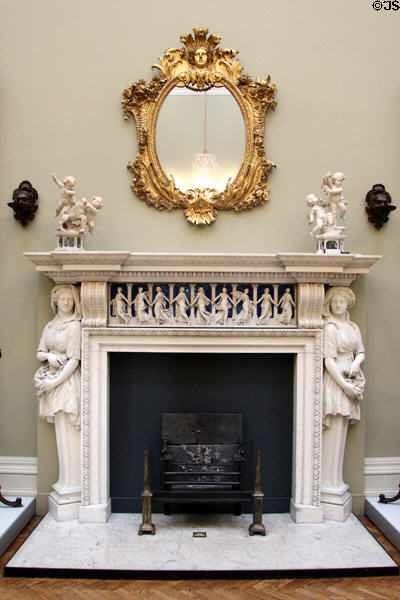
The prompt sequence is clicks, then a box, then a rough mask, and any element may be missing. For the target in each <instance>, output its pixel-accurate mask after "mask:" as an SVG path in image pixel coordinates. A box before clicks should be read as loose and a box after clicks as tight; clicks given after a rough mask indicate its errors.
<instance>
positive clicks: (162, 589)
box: [0, 517, 400, 600]
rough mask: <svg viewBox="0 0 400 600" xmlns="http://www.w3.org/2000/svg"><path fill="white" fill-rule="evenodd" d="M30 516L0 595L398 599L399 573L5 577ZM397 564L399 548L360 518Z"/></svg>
mask: <svg viewBox="0 0 400 600" xmlns="http://www.w3.org/2000/svg"><path fill="white" fill-rule="evenodd" d="M39 521H40V518H39V517H34V518H33V519H32V521H31V522H30V523H29V524H28V525H27V526H26V527H25V529H24V530H23V531H22V532H21V534H20V535H19V536H18V538H17V539H16V540H15V542H14V543H13V544H12V545H11V546H10V548H9V549H8V550H7V551H6V552H5V554H3V556H2V557H0V600H109V599H115V600H148V599H151V600H291V599H297V600H400V577H360V578H343V579H340V578H332V579H279V580H268V579H263V580H256V579H248V580H198V581H197V580H192V581H165V580H157V581H155V580H152V581H118V580H113V581H107V580H95V579H90V580H83V579H81V580H79V579H42V578H37V579H25V578H16V579H14V578H8V577H3V567H4V565H5V564H6V563H7V562H8V561H9V559H10V558H11V556H12V555H13V554H14V552H16V550H17V549H18V548H19V546H20V545H21V544H22V543H23V541H24V540H25V539H26V537H27V536H28V535H29V534H30V532H31V531H32V530H33V529H34V528H35V527H36V525H37V524H38V523H39ZM361 521H362V523H363V524H364V525H365V526H366V527H367V528H368V529H369V531H370V532H371V533H372V535H374V536H375V537H376V538H377V539H378V541H379V542H380V543H381V544H382V545H383V546H384V548H385V550H386V551H387V552H388V553H389V554H390V556H391V557H392V558H393V560H395V561H396V562H397V563H398V564H399V565H400V552H399V551H398V550H396V548H394V546H392V544H391V543H390V542H389V541H388V540H387V539H386V538H385V537H384V536H383V535H382V534H381V533H380V532H379V531H378V529H376V527H375V526H374V525H373V524H372V523H371V522H370V521H369V520H368V519H367V517H362V518H361Z"/></svg>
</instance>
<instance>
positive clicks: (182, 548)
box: [5, 514, 398, 576]
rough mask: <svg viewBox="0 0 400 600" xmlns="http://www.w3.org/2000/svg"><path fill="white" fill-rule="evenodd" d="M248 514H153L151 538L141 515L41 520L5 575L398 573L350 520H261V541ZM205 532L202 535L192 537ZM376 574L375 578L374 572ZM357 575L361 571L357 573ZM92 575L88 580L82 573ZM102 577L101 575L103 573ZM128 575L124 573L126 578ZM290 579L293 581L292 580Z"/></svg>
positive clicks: (276, 516)
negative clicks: (143, 531)
mask: <svg viewBox="0 0 400 600" xmlns="http://www.w3.org/2000/svg"><path fill="white" fill-rule="evenodd" d="M250 521H251V517H250V515H242V516H240V517H235V516H231V515H199V516H197V515H171V516H164V515H158V514H157V515H153V522H154V523H155V525H156V528H157V533H156V535H154V536H153V535H143V536H139V535H138V533H137V532H138V527H139V525H140V523H141V515H134V514H112V515H111V518H110V520H109V522H108V523H107V524H89V523H85V524H82V523H78V522H77V521H63V522H57V521H55V520H54V518H53V517H52V516H51V515H50V514H48V515H46V517H45V518H44V519H43V520H42V521H41V523H40V524H39V526H38V527H37V528H36V529H35V531H34V532H33V533H32V534H31V536H30V537H29V538H28V539H27V540H26V541H25V543H24V544H23V545H22V546H21V548H20V549H19V551H18V552H17V553H16V554H15V555H14V557H13V558H12V559H11V560H10V561H9V563H8V564H7V566H6V571H5V574H6V575H8V576H13V575H14V576H18V575H21V576H22V575H23V576H29V572H28V571H29V570H31V572H32V573H33V575H34V576H35V575H36V574H43V570H44V571H46V570H49V571H46V572H45V575H46V576H51V575H52V573H53V574H54V576H61V575H62V570H72V572H73V573H74V575H75V576H78V574H79V573H81V574H83V573H84V572H86V574H85V575H84V576H87V575H88V573H87V572H89V571H90V570H95V571H94V572H99V571H105V572H106V573H107V576H108V575H110V574H111V573H112V572H114V573H117V574H118V573H121V574H122V573H123V572H125V576H126V573H131V574H133V575H132V576H135V575H134V573H135V572H136V573H138V572H140V573H145V572H149V573H150V572H154V571H157V572H160V571H161V572H164V574H165V575H164V576H168V573H171V572H180V573H182V572H186V573H189V572H192V573H193V572H195V573H200V572H209V573H210V572H211V573H213V572H220V573H222V572H227V571H229V572H235V573H239V574H243V573H244V572H257V573H260V572H264V573H273V572H274V573H275V576H276V573H282V574H285V573H286V574H287V573H288V572H291V573H294V572H296V571H297V572H298V573H300V576H304V575H301V573H303V574H304V573H310V572H312V571H318V570H320V571H323V572H324V573H327V572H331V571H332V572H334V571H336V570H340V573H341V574H342V573H344V574H346V572H348V573H354V574H357V573H356V571H357V570H361V571H362V570H366V571H368V574H371V573H372V572H373V571H374V570H376V574H388V575H389V574H390V575H393V574H398V568H397V565H396V563H395V562H394V561H393V560H392V559H391V558H390V557H389V555H388V554H387V553H386V552H385V550H384V549H383V548H382V547H381V546H380V545H379V543H378V542H377V541H376V540H375V539H374V538H373V537H372V536H371V535H370V533H369V532H368V531H367V530H366V529H365V528H364V526H363V525H362V524H361V523H360V522H359V521H358V519H357V518H356V517H355V516H354V515H350V517H349V518H348V519H347V521H345V522H344V523H338V522H334V521H325V522H324V523H321V524H302V523H299V524H296V523H294V522H293V521H292V520H291V518H290V515H288V514H267V515H264V518H263V522H264V524H265V526H266V529H267V535H266V536H265V537H263V536H253V537H250V536H249V535H248V530H247V528H248V525H249V522H250ZM194 531H205V532H206V535H207V537H193V532H194ZM378 572H379V573H378ZM360 574H361V573H360ZM88 576H93V575H88ZM103 576H105V575H104V574H103ZM128 576H129V575H128ZM294 576H296V575H294Z"/></svg>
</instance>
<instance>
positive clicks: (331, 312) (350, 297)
mask: <svg viewBox="0 0 400 600" xmlns="http://www.w3.org/2000/svg"><path fill="white" fill-rule="evenodd" d="M355 301H356V297H355V295H354V292H353V290H351V289H350V288H348V287H332V288H330V289H329V290H328V291H327V293H326V296H325V300H324V307H323V309H322V316H323V317H325V318H326V319H329V318H331V319H332V318H335V317H336V318H337V317H339V316H341V315H342V314H344V315H345V318H346V319H347V320H349V318H350V316H349V309H350V308H351V307H352V306H353V305H354V303H355Z"/></svg>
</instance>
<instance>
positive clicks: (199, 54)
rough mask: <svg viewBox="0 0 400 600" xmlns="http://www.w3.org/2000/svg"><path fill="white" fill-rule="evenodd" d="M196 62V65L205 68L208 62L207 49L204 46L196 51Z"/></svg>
mask: <svg viewBox="0 0 400 600" xmlns="http://www.w3.org/2000/svg"><path fill="white" fill-rule="evenodd" d="M194 63H195V65H196V67H200V68H204V67H206V66H207V63H208V55H207V50H206V49H205V48H204V47H200V48H197V50H196V52H195V53H194Z"/></svg>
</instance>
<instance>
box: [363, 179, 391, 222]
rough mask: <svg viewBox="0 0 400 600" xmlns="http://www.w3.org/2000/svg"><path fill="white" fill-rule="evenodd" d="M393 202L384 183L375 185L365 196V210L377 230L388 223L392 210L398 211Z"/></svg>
mask: <svg viewBox="0 0 400 600" xmlns="http://www.w3.org/2000/svg"><path fill="white" fill-rule="evenodd" d="M391 201H392V199H391V197H390V194H389V193H388V192H387V191H386V190H385V186H384V185H382V183H376V184H375V185H373V186H372V189H371V190H369V192H368V193H367V195H366V196H365V202H366V203H367V206H366V207H365V210H366V212H367V215H368V221H369V222H370V223H372V224H373V225H374V226H375V227H376V228H377V229H380V228H381V227H382V225H384V224H385V223H387V222H388V220H389V215H390V213H391V212H392V210H396V206H393V205H392V204H391Z"/></svg>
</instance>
